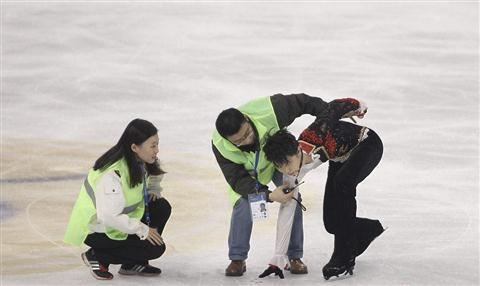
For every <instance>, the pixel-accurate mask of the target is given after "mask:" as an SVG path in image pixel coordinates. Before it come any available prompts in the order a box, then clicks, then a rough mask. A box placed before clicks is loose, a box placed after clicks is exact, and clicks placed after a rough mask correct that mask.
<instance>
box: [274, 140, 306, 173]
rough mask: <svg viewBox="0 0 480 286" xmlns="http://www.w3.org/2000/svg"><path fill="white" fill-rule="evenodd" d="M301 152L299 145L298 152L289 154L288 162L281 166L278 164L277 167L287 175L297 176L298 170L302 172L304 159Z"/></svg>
mask: <svg viewBox="0 0 480 286" xmlns="http://www.w3.org/2000/svg"><path fill="white" fill-rule="evenodd" d="M300 152H302V151H301V150H300V147H299V148H298V150H297V154H295V155H291V156H287V160H288V163H286V164H283V165H281V166H278V165H277V166H276V167H277V169H278V170H279V171H280V172H282V173H283V174H285V175H289V176H294V177H295V176H297V175H298V172H300V167H301V160H302V156H301V153H300Z"/></svg>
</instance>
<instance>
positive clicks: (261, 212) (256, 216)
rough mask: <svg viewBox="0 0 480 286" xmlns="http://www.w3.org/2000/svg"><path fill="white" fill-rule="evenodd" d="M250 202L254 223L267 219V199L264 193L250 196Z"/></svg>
mask: <svg viewBox="0 0 480 286" xmlns="http://www.w3.org/2000/svg"><path fill="white" fill-rule="evenodd" d="M248 202H249V203H250V209H251V211H252V220H253V221H259V220H264V219H267V217H268V214H267V198H266V195H265V193H264V192H261V193H255V194H249V195H248Z"/></svg>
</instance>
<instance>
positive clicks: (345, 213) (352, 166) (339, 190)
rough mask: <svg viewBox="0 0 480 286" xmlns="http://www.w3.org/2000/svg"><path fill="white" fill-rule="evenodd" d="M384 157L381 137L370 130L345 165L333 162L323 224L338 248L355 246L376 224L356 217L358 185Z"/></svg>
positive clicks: (330, 169)
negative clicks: (360, 236) (369, 228)
mask: <svg viewBox="0 0 480 286" xmlns="http://www.w3.org/2000/svg"><path fill="white" fill-rule="evenodd" d="M382 154H383V144H382V141H381V140H380V137H378V135H377V134H376V133H375V132H374V131H373V130H369V131H368V137H367V138H366V139H365V140H363V141H362V142H361V143H360V144H359V145H358V146H357V147H356V148H355V149H354V150H353V151H352V154H350V157H349V158H348V159H347V160H346V161H345V162H343V163H340V162H333V161H330V162H329V168H328V178H327V183H326V186H325V196H324V200H323V222H324V225H325V229H326V230H327V231H328V232H329V233H331V234H334V235H335V248H337V247H346V246H348V245H351V243H353V240H354V239H355V236H356V235H357V234H359V233H360V232H362V229H364V228H365V227H369V226H371V225H372V223H373V221H372V220H369V219H365V218H358V217H357V216H356V214H357V201H356V199H355V196H356V193H357V185H358V184H359V183H361V182H362V181H363V180H364V179H365V178H366V177H367V176H368V175H369V174H370V173H371V172H372V171H373V169H374V168H375V167H376V166H377V165H378V163H379V162H380V159H381V158H382ZM347 248H348V247H347ZM346 250H348V249H346Z"/></svg>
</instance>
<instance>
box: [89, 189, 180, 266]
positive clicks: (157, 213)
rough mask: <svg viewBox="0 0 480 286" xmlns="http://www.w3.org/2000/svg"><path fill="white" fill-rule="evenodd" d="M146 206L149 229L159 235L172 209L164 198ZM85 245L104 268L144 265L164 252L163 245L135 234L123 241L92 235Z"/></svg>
mask: <svg viewBox="0 0 480 286" xmlns="http://www.w3.org/2000/svg"><path fill="white" fill-rule="evenodd" d="M148 206H149V211H150V217H151V222H150V227H155V228H157V230H158V233H160V235H161V234H162V232H163V229H164V228H165V225H166V224H167V221H168V218H169V217H170V213H171V211H172V207H171V206H170V203H169V202H168V201H167V200H166V199H164V198H161V199H158V200H156V201H154V202H153V201H152V202H149V204H148ZM142 221H144V219H142ZM85 244H86V245H88V246H90V247H91V248H93V250H94V253H95V255H96V256H97V259H98V261H99V262H100V263H101V264H103V265H105V266H108V265H109V264H146V263H148V260H152V259H157V258H159V257H160V256H162V254H163V253H164V252H165V245H153V244H151V243H150V242H149V241H148V240H141V239H140V238H138V236H137V235H135V234H133V235H132V234H131V235H128V237H127V239H125V240H113V239H110V238H109V237H108V236H107V235H105V234H104V233H92V234H89V235H88V236H87V238H86V239H85Z"/></svg>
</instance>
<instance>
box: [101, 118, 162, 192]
mask: <svg viewBox="0 0 480 286" xmlns="http://www.w3.org/2000/svg"><path fill="white" fill-rule="evenodd" d="M157 132H158V131H157V128H156V127H155V126H154V125H153V124H152V123H150V122H149V121H147V120H143V119H139V118H137V119H134V120H132V121H130V123H128V125H127V127H126V128H125V131H123V134H122V136H120V139H119V140H118V142H117V144H116V145H115V146H113V147H112V148H110V149H109V150H108V151H107V152H105V154H103V155H102V156H100V158H98V159H97V161H95V165H93V169H94V170H104V169H106V168H108V167H109V166H111V165H112V164H113V163H115V162H117V161H118V160H120V159H122V158H125V160H126V161H127V165H128V173H129V175H130V186H131V187H135V186H136V185H137V184H139V183H142V182H143V172H142V167H141V165H140V164H139V162H138V160H137V157H136V156H135V153H134V152H133V151H132V149H131V146H132V144H136V145H140V144H142V143H143V142H145V141H146V140H147V139H148V138H150V137H152V136H154V135H155V134H157ZM146 166H147V167H146V169H147V172H148V174H152V175H160V174H164V173H165V172H164V171H163V170H162V169H161V168H160V165H159V164H158V162H155V163H153V164H148V163H147V164H146Z"/></svg>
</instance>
